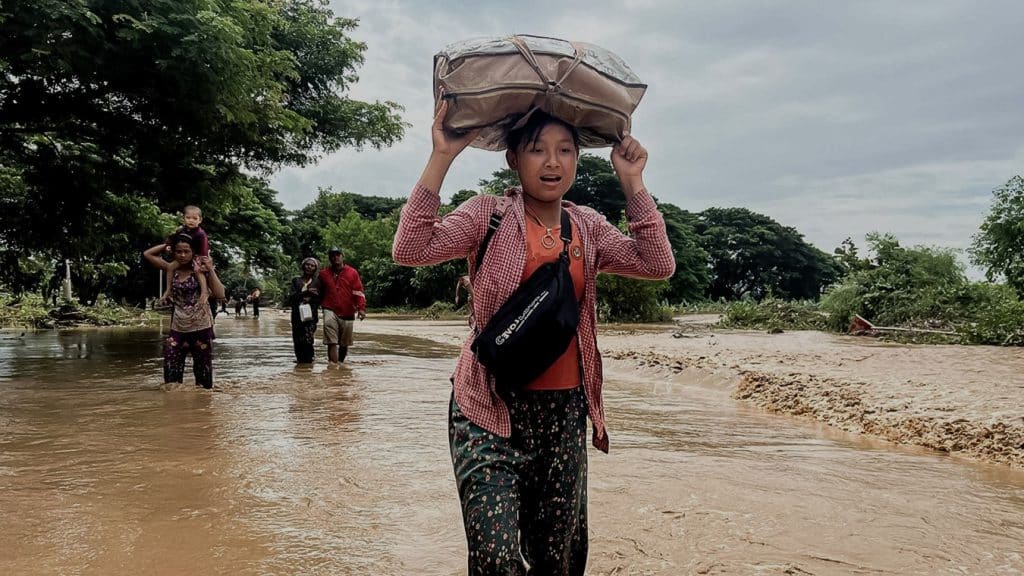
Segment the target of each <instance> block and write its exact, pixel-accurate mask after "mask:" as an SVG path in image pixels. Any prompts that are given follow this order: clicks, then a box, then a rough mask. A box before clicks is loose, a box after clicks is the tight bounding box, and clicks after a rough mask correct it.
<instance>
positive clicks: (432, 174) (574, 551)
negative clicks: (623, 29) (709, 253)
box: [392, 99, 675, 575]
mask: <svg viewBox="0 0 1024 576" xmlns="http://www.w3.org/2000/svg"><path fill="white" fill-rule="evenodd" d="M447 111H448V103H447V101H445V100H443V99H442V101H441V104H440V106H439V107H438V110H437V113H436V116H435V118H434V124H433V128H432V140H433V151H432V153H431V155H430V158H429V160H428V162H427V165H426V167H425V168H424V170H423V173H422V175H421V176H420V180H419V183H418V184H417V185H416V187H415V188H414V189H413V191H412V193H411V195H410V197H409V201H408V203H407V204H406V205H405V207H404V208H403V209H402V213H401V220H400V222H399V226H398V231H397V232H396V234H395V239H394V245H393V247H392V255H393V257H394V259H395V262H397V263H399V264H402V265H409V266H418V265H429V264H437V263H439V262H444V261H446V260H451V259H454V258H465V257H469V256H471V255H475V254H476V251H477V249H478V247H479V245H480V244H481V242H482V240H483V238H484V236H485V234H486V233H487V230H488V222H489V220H490V218H491V216H492V214H493V213H495V211H496V209H497V208H498V206H499V198H498V197H497V196H492V195H478V196H475V197H473V198H470V199H469V200H467V201H466V202H465V203H464V204H462V205H461V206H459V207H458V208H457V209H456V210H454V211H453V212H451V213H450V214H448V215H446V216H445V217H443V218H439V217H438V209H439V207H440V204H441V199H440V196H439V191H440V189H441V184H442V182H443V180H444V177H445V175H446V174H447V172H448V169H449V168H450V166H451V164H452V162H453V161H454V159H455V157H456V156H458V154H459V153H460V152H462V150H463V149H465V147H466V146H467V145H469V143H470V142H472V140H473V139H474V138H475V137H476V136H477V133H478V132H477V131H472V132H469V133H466V134H462V135H457V134H453V133H451V132H448V131H446V130H445V129H444V128H443V123H444V119H445V115H446V114H447ZM506 144H507V147H508V149H507V151H506V154H505V157H506V161H507V162H508V165H509V167H510V168H511V169H512V170H515V171H516V172H517V173H518V175H519V180H520V182H521V188H518V187H517V188H512V189H509V190H508V191H506V193H505V199H503V200H500V202H501V203H502V205H503V206H504V217H503V219H502V221H501V223H500V225H499V226H498V228H497V230H496V231H495V232H494V233H493V237H492V238H491V240H490V244H489V245H488V248H487V252H486V258H484V259H483V261H482V264H480V267H479V269H475V270H474V266H472V265H471V267H470V268H471V271H472V273H471V284H472V289H473V299H472V322H473V325H474V331H473V334H471V335H470V337H469V338H468V339H467V341H466V342H465V344H464V345H463V347H462V351H461V354H460V356H459V360H458V363H457V365H456V368H455V373H454V375H453V376H452V383H453V393H452V398H451V401H450V404H449V420H448V433H449V445H450V449H451V456H452V463H453V467H454V472H455V478H456V483H457V486H458V491H459V497H460V500H461V502H462V513H463V523H464V527H465V530H466V540H467V544H468V548H469V558H468V563H469V573H470V574H474V575H475V574H526V573H527V570H529V573H530V574H571V575H578V574H583V572H584V568H585V565H586V559H587V542H588V541H587V500H586V492H587V488H586V487H587V453H586V436H587V434H586V419H587V417H588V416H589V418H590V421H591V423H592V426H593V443H594V445H595V446H596V447H597V448H599V449H600V450H602V451H604V452H607V450H608V435H607V432H606V430H605V417H604V404H603V401H602V397H601V386H602V372H601V359H600V355H599V352H598V350H597V333H596V299H595V298H596V297H595V295H596V276H597V274H598V273H599V272H605V273H613V274H620V275H626V276H632V277H637V278H649V279H660V278H667V277H669V276H671V275H672V273H673V272H674V270H675V261H674V259H673V256H672V250H671V247H670V245H669V242H668V237H667V235H666V233H665V223H664V221H663V220H662V217H661V215H660V213H659V212H658V209H657V206H656V205H655V203H654V200H653V199H652V198H651V196H650V194H648V192H647V189H646V187H645V186H644V182H643V170H644V167H645V166H646V164H647V151H646V150H645V149H644V148H643V146H641V145H640V143H639V142H638V141H637V140H635V139H634V138H632V137H631V136H628V135H627V136H626V137H624V138H623V139H622V141H621V142H620V143H619V144H617V145H616V146H615V147H614V148H613V150H612V165H613V166H614V168H615V171H616V173H617V174H618V177H619V180H620V181H621V184H622V190H623V193H624V194H625V196H626V218H627V220H628V224H629V231H630V235H629V236H627V235H625V234H623V233H622V232H620V231H619V230H618V229H617V228H616V227H615V226H613V225H612V224H610V223H609V222H608V221H607V220H606V219H605V218H604V217H603V216H601V215H600V214H599V213H598V212H596V211H594V210H592V209H590V208H587V207H584V206H577V205H574V204H572V203H570V202H567V201H563V200H562V197H563V196H564V195H565V193H566V192H567V191H568V190H569V188H570V187H571V186H572V183H573V180H574V179H575V177H576V163H577V159H578V156H579V135H578V133H577V131H576V130H575V129H574V128H573V127H572V126H570V125H568V124H566V123H564V122H562V121H560V120H558V119H556V118H553V117H551V116H548V115H547V114H545V113H543V112H535V113H534V114H533V115H531V117H530V119H529V120H528V121H527V122H526V124H525V125H524V126H523V127H522V128H520V129H516V130H513V131H512V132H510V133H509V135H508V138H507V141H506ZM562 211H565V212H567V213H568V216H569V219H570V223H571V227H572V234H571V236H572V238H571V244H570V246H569V247H568V253H569V255H570V265H569V269H570V275H571V277H572V280H573V287H574V289H575V293H576V297H577V299H578V301H579V303H580V305H579V325H578V329H577V333H576V337H575V338H574V339H573V341H572V342H571V344H570V345H569V348H568V349H567V350H566V352H565V353H564V354H562V356H561V357H559V359H558V360H557V361H556V362H555V363H554V364H553V365H551V366H550V367H549V368H548V369H547V371H545V372H544V373H543V374H541V376H540V377H538V378H537V379H536V380H535V381H533V382H532V383H530V384H529V385H527V386H526V387H525V388H524V389H516V390H503V391H501V392H499V391H498V390H497V388H496V387H495V382H496V378H495V376H496V375H494V374H490V373H489V372H488V371H487V369H486V368H485V367H484V366H483V365H482V364H480V362H479V361H478V360H477V359H476V357H475V356H474V354H473V352H472V351H471V347H470V346H471V342H472V340H473V337H474V334H475V333H478V332H479V331H480V330H481V329H482V327H484V326H486V324H487V322H488V321H489V319H490V318H491V316H492V315H493V314H494V313H495V311H496V310H497V309H498V308H499V307H500V306H501V305H502V303H503V302H504V301H505V300H506V299H507V298H508V296H509V295H510V294H512V293H513V292H514V291H515V290H516V288H517V287H518V286H519V284H520V282H522V281H523V280H525V279H526V278H527V277H529V276H530V274H531V273H532V272H533V270H535V269H536V268H537V267H539V266H540V265H541V264H543V263H544V262H548V261H554V260H555V259H557V258H558V257H559V253H560V252H561V251H562V249H563V242H562V241H561V240H560V239H559V236H560V228H561V226H560V223H561V216H562ZM499 376H500V375H499Z"/></svg>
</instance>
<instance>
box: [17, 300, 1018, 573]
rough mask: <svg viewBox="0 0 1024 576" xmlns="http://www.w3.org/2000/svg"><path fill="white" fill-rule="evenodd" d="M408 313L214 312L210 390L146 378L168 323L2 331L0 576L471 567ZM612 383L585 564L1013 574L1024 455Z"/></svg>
mask: <svg viewBox="0 0 1024 576" xmlns="http://www.w3.org/2000/svg"><path fill="white" fill-rule="evenodd" d="M389 326H392V327H389ZM415 327H416V323H414V322H411V323H408V328H407V329H403V330H399V331H398V332H401V333H402V335H397V336H396V335H393V334H387V333H388V332H395V330H394V329H393V325H389V324H388V321H367V322H364V323H361V324H359V325H358V326H357V328H356V330H357V344H356V346H355V347H354V348H353V350H352V352H351V354H350V356H349V362H347V363H346V364H345V365H343V366H342V367H340V368H332V367H327V366H326V365H325V364H324V363H323V362H322V359H323V357H324V355H323V350H322V349H319V350H318V351H317V353H318V356H319V358H320V359H321V362H320V363H318V364H315V365H313V366H312V367H304V366H296V365H295V364H294V363H293V358H292V354H291V341H290V332H289V329H288V324H287V319H286V318H285V317H283V316H280V315H277V314H275V313H273V312H270V313H269V314H265V315H264V317H263V318H262V320H261V321H259V322H258V321H255V320H253V319H252V318H249V317H245V318H240V319H235V318H232V317H227V318H224V317H221V318H220V319H219V320H218V322H217V340H216V343H215V376H214V378H215V384H216V387H217V389H216V390H215V391H212V392H211V391H204V390H199V389H195V388H194V387H193V386H192V384H191V383H190V382H191V374H189V373H188V372H186V384H185V385H176V386H172V387H169V388H168V387H163V386H161V385H160V383H161V369H160V366H161V330H162V329H163V328H165V327H153V328H137V329H135V328H133V329H103V330H74V331H62V332H29V333H27V334H25V335H23V336H19V334H18V332H4V333H2V334H0V527H2V529H0V574H5V575H6V574H18V575H20V574H69V575H71V574H75V575H77V574H96V575H100V574H102V575H107V574H155V575H176V574H195V573H207V574H461V573H463V572H464V570H465V569H464V554H465V544H464V543H463V535H462V525H461V517H460V515H459V510H458V501H457V498H456V494H455V488H454V480H453V477H452V473H451V468H450V463H449V456H448V449H447V433H446V420H445V419H446V409H447V402H448V397H449V392H450V386H449V384H448V382H447V376H448V374H449V373H450V371H451V369H452V367H453V362H454V361H453V358H454V355H455V352H456V349H455V348H454V347H452V346H445V345H441V344H435V343H432V342H429V341H427V340H423V339H419V338H416V336H415ZM378 328H379V329H378ZM607 380H608V382H607V385H606V404H607V406H608V411H609V418H610V426H611V430H612V452H611V454H610V455H603V454H600V453H598V452H596V451H593V450H592V451H591V458H590V461H591V473H590V510H591V554H590V564H589V566H590V569H589V571H588V573H590V574H617V575H626V574H670V575H674V574H985V575H988V574H1022V573H1024V556H1022V552H1021V550H1022V549H1024V545H1022V542H1024V473H1021V472H1019V471H1015V470H1011V469H1008V468H1006V467H1003V466H994V465H982V464H973V463H970V462H967V461H962V460H956V459H953V458H949V457H944V456H940V455H938V454H936V453H933V452H930V451H927V450H921V449H912V448H900V447H896V446H894V445H891V444H887V443H882V442H872V441H868V440H865V439H862V438H859V437H856V436H852V435H847V434H842V433H837V432H835V431H832V430H830V429H828V428H826V427H822V426H817V425H814V424H808V423H806V422H803V421H798V420H794V419H790V418H786V417H779V416H773V415H769V414H764V413H762V412H759V411H757V410H754V409H750V408H747V407H745V406H743V405H741V404H738V403H736V402H735V401H733V400H731V399H730V398H729V394H728V393H729V386H730V385H731V384H732V382H730V381H729V377H727V376H722V375H714V374H706V373H684V374H681V375H679V376H677V377H674V378H672V379H666V378H665V376H664V375H661V374H647V373H645V372H643V371H638V370H636V369H635V368H634V367H632V366H629V365H625V364H615V363H610V365H608V366H607Z"/></svg>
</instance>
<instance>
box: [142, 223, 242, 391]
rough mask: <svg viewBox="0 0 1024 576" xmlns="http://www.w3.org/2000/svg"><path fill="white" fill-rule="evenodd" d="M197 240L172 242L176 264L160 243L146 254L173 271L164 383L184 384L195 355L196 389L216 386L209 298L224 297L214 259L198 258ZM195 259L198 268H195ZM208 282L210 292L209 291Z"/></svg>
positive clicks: (184, 237) (149, 259) (181, 238)
mask: <svg viewBox="0 0 1024 576" xmlns="http://www.w3.org/2000/svg"><path fill="white" fill-rule="evenodd" d="M193 242H194V240H193V239H192V238H191V237H190V236H188V235H185V234H182V235H179V236H178V237H177V238H175V239H174V240H173V241H172V246H171V248H172V251H173V254H174V260H175V262H174V265H172V264H171V263H170V262H167V261H165V260H164V259H163V258H162V257H161V254H162V253H163V252H164V248H165V246H166V245H165V244H163V243H161V244H157V245H156V246H153V247H152V248H150V249H148V250H146V251H145V252H143V256H144V257H145V258H146V261H147V262H149V263H150V264H152V265H153V266H154V267H155V268H160V269H162V270H170V269H171V268H172V266H173V270H172V271H170V272H168V273H169V274H170V275H171V293H170V298H171V301H172V302H173V303H174V311H173V313H172V315H171V329H170V332H169V333H168V335H167V338H166V339H165V340H164V383H165V384H167V383H171V382H183V381H184V373H185V358H186V356H188V355H190V354H191V356H192V373H193V374H194V375H195V379H196V386H202V387H203V388H212V387H213V314H212V313H211V312H210V306H209V305H208V304H207V299H208V296H209V295H212V296H213V297H214V298H223V297H224V285H223V284H221V282H220V278H218V277H217V271H216V270H215V269H214V266H213V260H211V259H210V258H209V257H208V256H205V257H200V256H194V252H193ZM193 260H195V261H196V264H197V265H198V268H197V269H198V271H197V269H194V268H193ZM207 283H208V284H209V292H207V288H206V286H207Z"/></svg>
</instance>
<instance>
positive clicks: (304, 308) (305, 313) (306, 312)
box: [299, 302, 313, 322]
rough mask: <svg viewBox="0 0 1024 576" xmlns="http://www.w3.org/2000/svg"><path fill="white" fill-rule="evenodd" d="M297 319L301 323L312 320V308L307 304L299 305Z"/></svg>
mask: <svg viewBox="0 0 1024 576" xmlns="http://www.w3.org/2000/svg"><path fill="white" fill-rule="evenodd" d="M299 319H300V320H302V321H303V322H309V321H310V320H312V319H313V307H312V306H310V305H309V303H308V302H303V303H302V304H299Z"/></svg>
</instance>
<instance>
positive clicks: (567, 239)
mask: <svg viewBox="0 0 1024 576" xmlns="http://www.w3.org/2000/svg"><path fill="white" fill-rule="evenodd" d="M560 236H561V237H562V244H563V247H562V253H568V252H569V245H570V244H572V220H570V219H569V211H568V210H566V209H565V208H562V231H561V234H560Z"/></svg>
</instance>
